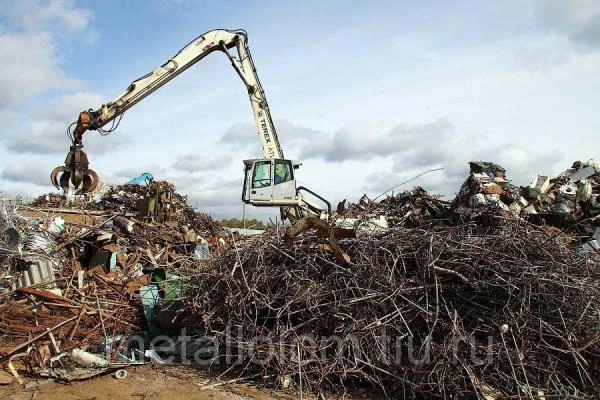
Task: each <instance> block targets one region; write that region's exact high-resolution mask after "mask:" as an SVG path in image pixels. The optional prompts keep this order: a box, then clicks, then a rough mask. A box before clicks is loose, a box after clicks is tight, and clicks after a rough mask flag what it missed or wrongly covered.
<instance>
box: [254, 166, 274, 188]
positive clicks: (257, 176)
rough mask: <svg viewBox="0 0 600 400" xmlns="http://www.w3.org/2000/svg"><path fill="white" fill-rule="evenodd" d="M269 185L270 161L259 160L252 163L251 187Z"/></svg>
mask: <svg viewBox="0 0 600 400" xmlns="http://www.w3.org/2000/svg"><path fill="white" fill-rule="evenodd" d="M266 186H271V161H259V162H257V163H256V164H254V173H253V175H252V188H253V189H255V188H261V187H266Z"/></svg>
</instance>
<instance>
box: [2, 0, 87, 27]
mask: <svg viewBox="0 0 600 400" xmlns="http://www.w3.org/2000/svg"><path fill="white" fill-rule="evenodd" d="M0 14H2V15H5V16H6V17H8V18H9V19H10V21H11V22H12V23H13V24H14V25H16V26H18V27H20V28H22V29H25V30H28V31H33V32H37V31H45V30H48V29H52V30H65V31H66V32H79V31H82V30H84V29H85V28H86V27H87V26H88V23H89V21H90V18H91V16H92V13H91V12H90V11H89V10H85V9H82V8H77V7H76V6H75V1H74V0H46V1H44V0H19V1H1V2H0Z"/></svg>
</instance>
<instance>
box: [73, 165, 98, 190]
mask: <svg viewBox="0 0 600 400" xmlns="http://www.w3.org/2000/svg"><path fill="white" fill-rule="evenodd" d="M98 182H99V178H98V175H97V174H96V173H95V172H94V171H92V170H91V169H88V170H87V173H86V174H84V175H83V186H82V187H81V189H79V190H78V191H77V194H84V193H90V192H92V191H93V190H94V189H96V186H98Z"/></svg>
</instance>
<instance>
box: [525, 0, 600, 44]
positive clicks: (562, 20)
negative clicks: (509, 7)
mask: <svg viewBox="0 0 600 400" xmlns="http://www.w3.org/2000/svg"><path fill="white" fill-rule="evenodd" d="M535 15H536V16H537V18H538V19H539V21H540V22H541V24H542V26H543V27H544V28H545V29H546V30H548V31H550V32H554V33H559V34H563V35H565V36H566V37H567V38H568V39H569V40H570V41H571V43H573V44H574V45H575V46H576V47H578V48H579V49H582V50H598V49H600V2H598V1H597V0H570V1H564V0H540V1H539V2H538V4H537V7H536V10H535Z"/></svg>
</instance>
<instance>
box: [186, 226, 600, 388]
mask: <svg viewBox="0 0 600 400" xmlns="http://www.w3.org/2000/svg"><path fill="white" fill-rule="evenodd" d="M339 244H340V247H341V248H342V249H343V250H344V252H345V253H347V254H348V255H349V256H350V260H351V261H350V262H348V263H345V264H344V263H340V262H339V261H337V260H336V259H335V257H334V256H333V255H332V254H331V253H330V252H329V251H328V249H327V247H320V246H319V245H318V244H317V239H316V238H314V237H308V236H305V237H304V238H303V240H301V241H300V242H298V243H296V244H295V246H293V247H292V248H286V247H285V246H284V245H283V243H282V241H281V240H279V239H278V238H277V237H263V238H261V239H259V240H256V241H254V242H253V243H252V244H251V245H249V246H245V247H238V248H235V249H232V250H231V251H229V252H228V253H226V254H223V255H221V256H220V257H219V258H218V259H217V260H216V261H215V262H214V263H213V268H211V269H207V270H203V271H201V272H199V273H198V274H197V275H196V276H195V277H194V279H193V281H192V283H190V284H189V286H188V289H187V297H188V300H189V301H190V304H191V305H190V308H189V315H188V317H189V320H188V324H189V325H193V326H195V327H196V332H197V333H198V334H201V335H216V337H217V340H218V342H219V343H220V346H221V347H222V348H223V349H226V350H227V351H226V352H225V353H221V354H220V356H217V357H215V359H214V360H213V361H214V362H215V363H217V364H221V365H222V364H224V363H228V366H230V367H231V368H232V370H234V371H235V372H237V373H240V374H241V375H242V376H251V375H254V374H259V376H262V377H276V378H278V380H279V382H281V385H282V386H284V387H285V386H286V385H289V384H290V383H291V382H294V384H295V387H296V388H297V389H298V388H299V389H300V390H302V389H304V390H310V391H313V392H319V391H323V392H327V391H329V390H330V391H344V390H346V389H351V388H356V387H364V385H365V384H370V385H373V386H375V387H376V388H379V389H381V390H382V391H383V392H384V393H385V394H387V395H389V396H393V397H395V396H398V397H402V398H415V396H425V397H427V398H431V397H435V398H471V397H472V398H486V399H500V398H516V397H519V396H523V398H534V397H535V398H543V394H541V395H540V393H545V394H546V395H547V396H548V398H567V397H568V396H570V395H578V396H581V398H584V397H585V396H586V393H587V396H588V397H590V398H591V397H593V396H598V395H600V392H598V387H597V379H598V376H599V374H600V364H599V361H600V358H599V357H600V331H599V329H600V328H599V325H598V324H599V323H600V319H599V318H600V314H599V310H600V268H599V267H600V263H599V260H598V258H597V257H596V255H592V254H590V253H583V252H580V251H578V250H575V249H573V248H572V247H570V246H569V245H567V244H565V243H564V242H563V240H562V239H561V238H559V237H555V236H553V235H551V234H549V233H548V232H547V231H546V230H545V229H543V228H538V227H535V226H532V225H530V224H524V223H519V222H518V221H515V222H514V223H510V224H508V225H506V226H505V227H503V228H501V229H495V230H489V229H483V228H481V227H476V226H474V225H471V224H470V225H464V226H460V227H437V228H431V226H428V227H427V229H423V228H418V227H416V228H401V227H398V228H396V229H393V230H390V231H389V232H386V233H382V234H378V235H373V236H371V237H368V238H366V237H363V238H361V239H345V240H342V241H340V243H339ZM257 379H258V378H257ZM271 379H272V378H271ZM476 393H478V394H476ZM538 396H539V397H538ZM418 398H421V397H418ZM596 398H597V397H596Z"/></svg>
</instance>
